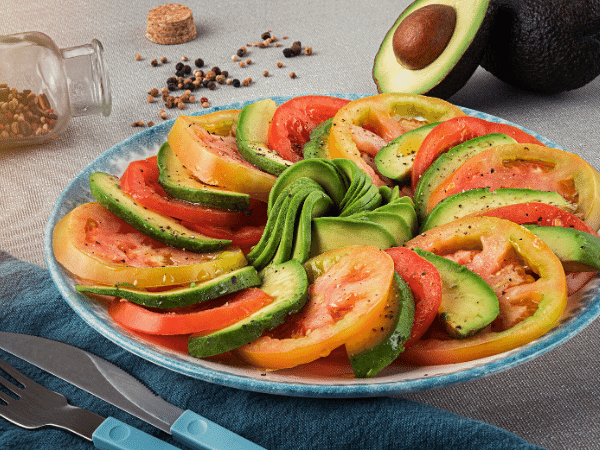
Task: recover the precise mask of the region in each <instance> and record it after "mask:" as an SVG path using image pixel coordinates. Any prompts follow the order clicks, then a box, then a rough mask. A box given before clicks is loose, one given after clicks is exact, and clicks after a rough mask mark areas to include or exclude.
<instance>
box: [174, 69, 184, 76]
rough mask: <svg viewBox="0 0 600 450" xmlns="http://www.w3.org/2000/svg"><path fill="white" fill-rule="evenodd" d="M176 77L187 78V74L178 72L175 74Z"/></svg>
mask: <svg viewBox="0 0 600 450" xmlns="http://www.w3.org/2000/svg"><path fill="white" fill-rule="evenodd" d="M175 75H176V76H177V77H184V76H185V72H184V71H183V70H178V71H177V72H175Z"/></svg>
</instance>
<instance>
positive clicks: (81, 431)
mask: <svg viewBox="0 0 600 450" xmlns="http://www.w3.org/2000/svg"><path fill="white" fill-rule="evenodd" d="M0 370H1V371H3V372H4V373H6V374H7V375H9V376H10V377H11V378H13V379H14V380H15V381H16V382H17V383H19V384H20V386H19V385H17V384H15V383H13V382H11V381H10V380H9V379H8V378H6V377H4V376H1V375H0V384H1V385H2V386H4V387H5V388H6V389H7V390H8V391H9V392H11V393H13V394H14V397H13V396H11V395H9V394H7V393H5V392H4V391H2V390H0V417H4V418H5V419H6V420H8V421H10V422H12V423H14V424H15V425H18V426H20V427H23V428H26V429H29V430H31V429H35V428H41V427H43V426H53V427H56V428H61V429H64V430H68V431H70V432H72V433H75V434H76V435H78V436H81V437H82V438H85V439H87V440H89V441H92V442H93V443H94V446H95V447H96V448H99V449H107V450H113V449H118V450H133V449H140V448H143V449H145V450H146V449H148V450H150V449H152V450H159V449H160V450H167V449H174V450H177V448H176V447H174V446H172V445H170V444H168V443H166V442H164V441H161V440H160V439H157V438H155V437H154V436H150V435H149V434H146V433H144V432H142V431H140V430H138V429H136V428H133V427H131V426H129V425H127V424H125V423H123V422H121V421H119V420H117V419H114V418H112V417H109V418H108V419H105V418H104V417H102V416H99V415H98V414H96V413H93V412H91V411H88V410H86V409H83V408H79V407H76V406H72V405H70V404H69V402H68V401H67V398H66V397H65V396H64V395H62V394H60V393H58V392H55V391H52V390H50V389H47V388H45V387H44V386H42V385H40V384H38V383H36V382H35V381H33V380H31V379H30V378H28V377H26V376H25V375H23V374H22V373H21V372H19V371H18V370H17V369H15V368H14V367H12V366H11V365H10V364H8V363H7V362H6V361H4V360H2V359H0ZM0 374H1V372H0Z"/></svg>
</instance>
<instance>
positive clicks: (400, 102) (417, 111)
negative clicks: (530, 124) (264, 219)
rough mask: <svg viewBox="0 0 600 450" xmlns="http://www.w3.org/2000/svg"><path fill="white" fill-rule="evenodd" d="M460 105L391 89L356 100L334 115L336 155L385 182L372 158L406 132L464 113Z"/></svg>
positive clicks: (332, 150)
mask: <svg viewBox="0 0 600 450" xmlns="http://www.w3.org/2000/svg"><path fill="white" fill-rule="evenodd" d="M464 115H465V113H464V112H463V111H462V110H461V109H460V108H458V107H457V106H454V105H452V104H451V103H448V102H446V101H444V100H440V99H437V98H432V97H426V96H420V95H412V94H399V93H387V94H378V95H373V96H369V97H365V98H360V99H357V100H353V101H352V102H350V103H348V104H347V105H346V106H344V107H342V108H341V109H340V110H339V111H338V112H337V113H336V114H335V116H334V117H333V123H332V127H331V131H330V133H329V141H328V145H329V153H330V155H331V157H332V158H347V159H350V160H352V161H354V162H355V163H356V164H357V165H358V166H359V167H360V168H361V169H362V170H364V171H365V172H366V173H367V174H369V176H370V177H371V179H372V180H373V183H375V184H376V185H377V186H382V185H383V184H385V183H384V181H383V179H382V178H381V177H380V176H379V175H378V174H377V172H376V170H375V167H374V166H375V164H374V163H373V161H372V158H373V156H374V154H376V152H377V151H378V150H379V149H380V148H381V147H382V146H383V145H385V144H386V143H387V142H390V141H391V140H393V139H394V138H396V137H398V136H400V135H401V134H402V133H404V132H406V131H408V130H410V129H414V128H417V127H419V126H422V125H425V124H427V123H433V122H440V121H445V120H448V119H450V118H453V117H457V116H464Z"/></svg>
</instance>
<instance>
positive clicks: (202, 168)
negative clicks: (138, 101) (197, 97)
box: [167, 110, 277, 202]
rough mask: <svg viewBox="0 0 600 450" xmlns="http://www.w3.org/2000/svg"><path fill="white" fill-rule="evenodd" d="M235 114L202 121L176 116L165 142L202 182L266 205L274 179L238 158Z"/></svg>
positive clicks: (221, 113) (223, 113)
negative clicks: (244, 195)
mask: <svg viewBox="0 0 600 450" xmlns="http://www.w3.org/2000/svg"><path fill="white" fill-rule="evenodd" d="M238 115H239V110H227V111H217V112H214V113H211V114H207V115H206V116H202V117H203V122H199V121H198V120H196V118H194V117H192V116H179V117H178V118H177V119H176V120H175V123H174V124H173V126H172V127H171V131H169V135H168V138H167V139H168V141H169V145H170V146H171V149H172V150H173V152H174V153H175V155H177V157H178V158H179V160H180V161H181V162H182V164H183V165H184V166H185V167H186V168H187V169H188V170H189V171H190V172H192V174H193V175H194V176H195V177H196V178H198V179H199V180H200V181H202V182H203V183H205V184H210V185H213V186H221V187H224V188H227V189H230V190H232V191H234V192H242V193H246V194H248V195H250V197H252V198H256V199H258V200H262V201H265V202H266V201H267V200H268V198H269V191H270V190H271V187H273V184H274V183H275V180H276V179H277V177H275V176H274V175H271V174H269V173H266V172H263V171H262V170H260V169H259V168H258V167H256V166H254V165H253V164H250V163H249V162H248V161H246V160H245V159H244V158H243V157H242V156H241V155H240V153H239V151H238V147H237V142H236V140H235V136H234V129H235V125H236V124H237V117H238ZM209 116H210V117H209ZM211 130H214V131H211Z"/></svg>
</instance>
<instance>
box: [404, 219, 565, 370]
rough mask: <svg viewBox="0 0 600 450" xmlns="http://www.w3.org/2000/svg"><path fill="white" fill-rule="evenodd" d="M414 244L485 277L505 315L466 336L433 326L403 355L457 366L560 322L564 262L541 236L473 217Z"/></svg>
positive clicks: (518, 343)
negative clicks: (486, 326) (451, 336)
mask: <svg viewBox="0 0 600 450" xmlns="http://www.w3.org/2000/svg"><path fill="white" fill-rule="evenodd" d="M406 247H408V248H417V247H419V248H422V249H423V250H426V251H430V252H433V253H435V254H438V255H441V256H445V257H447V258H450V259H452V260H454V261H456V262H459V263H461V264H465V265H466V266H467V268H469V269H470V270H472V271H473V272H475V273H477V274H478V275H479V276H481V277H482V278H483V279H484V280H485V281H486V282H487V283H488V284H489V285H490V286H492V288H493V289H494V291H495V292H496V295H497V296H498V300H499V303H500V314H499V316H498V318H497V319H496V320H495V321H494V322H493V323H492V325H491V326H490V327H489V328H487V329H484V330H483V331H481V332H479V333H478V334H476V335H474V336H471V337H469V338H466V339H452V338H450V337H449V336H448V335H447V334H444V332H442V331H440V330H439V329H437V328H436V327H434V326H432V328H431V329H430V331H429V332H428V333H426V335H425V336H423V338H422V339H421V340H420V341H419V342H417V343H416V344H415V345H413V346H411V347H409V348H407V349H406V351H405V352H404V354H403V356H402V358H406V359H407V360H410V361H413V362H416V363H419V364H426V365H428V364H452V363H457V362H464V361H469V360H473V359H479V358H484V357H487V356H492V355H495V354H498V353H502V352H505V351H508V350H511V349H514V348H517V347H520V346H522V345H524V344H526V343H528V342H531V341H532V340H534V339H537V338H538V337H540V336H542V335H543V334H545V333H546V332H548V331H549V330H551V329H552V328H554V327H555V326H556V324H557V323H558V321H559V319H560V316H561V314H562V312H563V311H564V309H565V307H566V303H567V286H566V281H565V275H564V271H563V268H562V264H561V262H560V261H559V260H558V258H557V257H556V256H555V255H554V253H553V252H552V250H550V248H548V246H546V245H545V244H544V243H543V242H542V241H541V240H540V239H538V238H537V237H536V236H535V235H534V234H533V233H531V232H530V231H529V230H527V229H525V228H524V227H522V226H520V225H517V224H515V223H513V222H510V221H508V220H504V219H498V218H493V217H470V218H464V219H460V220H457V221H454V222H451V223H448V224H445V225H442V226H440V227H437V228H434V229H432V230H430V231H428V232H426V233H423V234H421V235H419V236H417V237H416V238H414V239H412V240H411V241H409V242H408V243H407V245H406Z"/></svg>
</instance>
